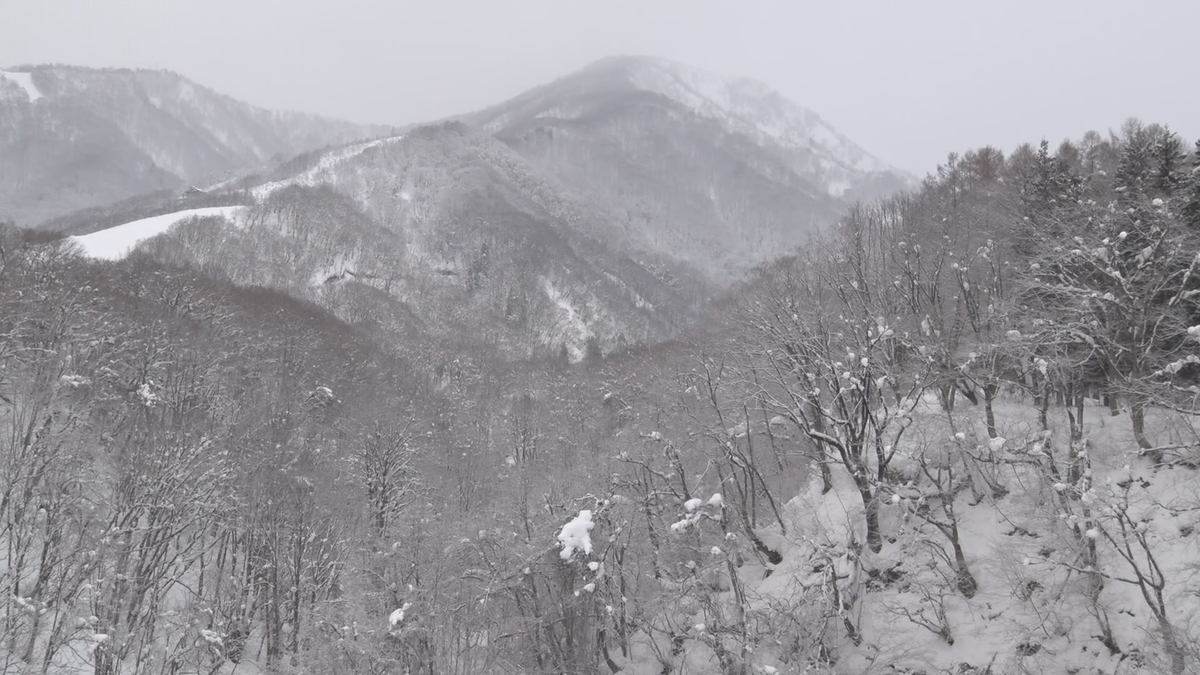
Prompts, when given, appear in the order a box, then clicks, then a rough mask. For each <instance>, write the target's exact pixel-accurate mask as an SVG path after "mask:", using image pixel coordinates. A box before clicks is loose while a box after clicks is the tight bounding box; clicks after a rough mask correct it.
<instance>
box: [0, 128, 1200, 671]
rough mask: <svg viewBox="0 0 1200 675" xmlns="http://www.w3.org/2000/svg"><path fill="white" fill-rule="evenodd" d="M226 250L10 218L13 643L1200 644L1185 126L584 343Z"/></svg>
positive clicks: (247, 658)
mask: <svg viewBox="0 0 1200 675" xmlns="http://www.w3.org/2000/svg"><path fill="white" fill-rule="evenodd" d="M210 272H211V269H206V270H204V271H202V270H200V269H197V268H195V267H191V266H188V265H187V264H186V261H184V262H181V261H179V260H174V259H173V260H170V261H164V260H163V259H162V258H161V257H156V256H155V254H154V252H153V251H152V250H147V251H142V252H135V253H134V254H132V255H130V256H128V257H125V258H123V259H119V260H115V261H106V260H92V259H87V258H84V257H82V256H81V255H80V253H79V249H78V246H77V245H75V244H73V243H71V242H70V241H69V240H65V239H60V238H56V237H55V236H53V235H47V234H44V233H39V232H35V231H32V230H20V229H17V228H15V227H12V226H5V227H3V228H0V472H2V477H0V597H2V598H3V600H2V601H0V672H3V673H14V674H15V673H21V674H24V673H42V674H51V673H54V674H57V673H77V672H92V673H96V675H116V674H118V673H120V674H126V673H130V674H132V673H137V674H146V675H160V674H161V675H178V674H184V673H206V674H213V675H215V674H217V673H221V674H230V673H235V672H236V673H260V672H262V673H295V674H301V673H313V674H336V673H379V674H383V673H410V674H412V675H434V674H439V675H440V674H453V675H459V674H461V675H468V674H476V673H530V674H534V673H545V674H550V673H613V674H615V673H628V674H629V675H635V674H636V675H642V674H645V675H670V674H680V675H683V674H709V673H711V674H714V675H716V674H720V675H741V674H748V673H766V674H775V673H847V674H849V673H855V674H857V673H911V674H915V673H957V674H960V675H965V674H968V673H973V674H982V673H995V674H999V673H1078V674H1084V673H1089V674H1091V673H1103V674H1106V675H1117V674H1118V673H1139V672H1140V673H1171V674H1172V675H1181V674H1183V673H1197V672H1200V534H1198V533H1197V528H1198V527H1200V427H1198V426H1197V424H1196V422H1197V420H1196V417H1197V411H1198V410H1200V408H1198V407H1197V397H1198V396H1200V388H1198V386H1200V381H1198V376H1200V144H1197V147H1196V148H1195V149H1192V148H1189V147H1187V146H1185V145H1184V143H1183V142H1182V141H1181V140H1180V139H1179V138H1178V137H1177V136H1176V135H1175V134H1173V133H1172V132H1170V130H1169V129H1168V128H1167V127H1164V126H1160V125H1157V124H1143V123H1140V122H1137V121H1133V120H1131V121H1130V122H1128V123H1127V124H1126V125H1125V126H1123V127H1122V128H1121V129H1120V130H1118V131H1116V132H1112V133H1106V134H1100V133H1095V132H1089V133H1088V134H1086V135H1085V136H1083V137H1082V139H1080V140H1078V141H1073V142H1064V143H1062V144H1061V145H1059V146H1057V147H1054V146H1051V145H1049V144H1047V143H1046V142H1044V141H1043V142H1042V143H1041V144H1040V145H1024V146H1021V147H1019V148H1016V149H1015V150H1014V151H1012V152H1010V153H1008V154H1007V155H1006V154H1004V153H1003V152H1001V151H1000V150H998V149H996V148H993V147H982V148H978V149H975V150H971V151H968V152H965V153H963V154H962V155H951V156H950V157H949V158H948V159H947V161H946V162H945V163H944V164H943V165H942V166H940V167H939V168H938V170H937V171H936V173H935V174H933V175H930V176H929V177H928V178H926V179H925V181H924V182H922V183H921V184H920V185H919V187H917V188H915V189H913V190H911V191H909V192H906V193H902V194H899V195H897V196H893V197H890V198H887V199H884V200H882V201H875V202H865V203H859V204H857V205H855V206H853V207H852V208H850V209H849V210H848V211H847V212H846V213H845V215H844V216H842V217H841V218H840V220H838V222H837V223H836V224H835V225H833V226H831V227H829V228H827V229H826V230H824V231H823V232H822V233H821V234H819V235H816V236H814V237H813V239H812V240H811V241H809V242H808V243H806V244H804V245H802V246H801V247H800V248H798V249H795V250H794V251H792V252H790V253H788V254H787V255H784V256H783V257H780V258H778V259H776V260H773V261H770V262H767V263H764V264H762V265H759V266H758V267H757V268H755V269H754V270H753V271H752V272H751V274H750V275H749V277H748V278H746V279H745V280H744V281H742V282H740V283H738V284H737V285H735V286H734V287H733V288H732V289H731V290H729V291H728V292H726V293H724V294H723V295H722V296H721V297H720V298H719V299H718V300H716V301H715V302H714V303H713V304H712V305H711V306H708V307H706V308H705V310H704V312H705V313H704V315H703V319H702V321H701V322H700V323H699V325H696V326H694V327H692V328H690V329H688V330H686V331H681V332H680V333H679V334H678V335H676V336H675V337H674V339H672V340H669V341H665V342H658V343H649V342H647V343H644V344H638V345H632V346H624V347H622V348H619V349H613V350H611V351H610V352H609V353H601V351H600V350H599V349H595V350H589V351H588V353H586V354H583V353H582V352H581V354H580V355H578V356H579V357H578V358H576V359H565V358H559V359H554V358H543V357H537V358H533V359H526V360H516V361H514V360H508V361H504V360H495V359H492V360H489V358H490V357H489V352H488V351H487V349H486V348H485V347H483V346H480V347H478V349H477V351H476V352H474V353H465V352H464V353H463V355H462V356H461V358H456V359H452V360H448V361H442V362H439V364H438V365H437V367H436V368H430V367H428V363H427V362H426V361H424V360H423V359H424V356H423V355H422V354H415V353H407V352H406V349H405V343H404V342H403V338H402V337H397V335H396V334H392V336H393V337H392V339H393V340H395V341H396V342H393V343H391V344H389V343H386V342H385V341H384V340H382V339H381V333H380V332H379V329H378V327H377V326H376V327H374V328H373V327H372V325H373V324H371V325H369V324H368V323H367V322H362V323H358V322H355V321H353V316H354V311H355V310H354V308H353V307H351V306H339V307H337V308H332V309H331V307H329V306H321V305H319V304H317V303H315V302H310V301H309V300H305V299H296V298H293V297H291V296H289V295H287V294H285V292H284V291H283V290H278V289H276V290H271V289H267V288H263V287H249V286H242V285H237V284H235V283H233V281H232V280H230V278H229V277H225V278H222V277H221V276H220V275H214V274H211V273H210ZM480 275H481V276H478V277H477V278H475V279H474V282H473V283H476V284H481V285H486V284H487V283H488V281H487V279H488V277H486V276H482V275H483V273H482V272H481V273H480ZM345 301H346V302H349V301H350V300H349V299H346V300H345ZM331 302H332V301H331ZM366 306H368V307H369V306H370V305H366ZM334 310H336V311H334ZM447 311H448V310H447ZM375 318H376V319H377V318H378V317H375ZM407 320H408V319H405V318H402V319H397V321H401V322H403V321H407ZM455 320H456V321H467V319H466V318H463V317H456V318H455ZM464 325H469V324H464ZM573 361H576V362H573Z"/></svg>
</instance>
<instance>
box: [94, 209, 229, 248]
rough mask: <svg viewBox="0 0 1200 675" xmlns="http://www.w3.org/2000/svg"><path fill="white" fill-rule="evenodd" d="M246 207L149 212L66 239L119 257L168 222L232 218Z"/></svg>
mask: <svg viewBox="0 0 1200 675" xmlns="http://www.w3.org/2000/svg"><path fill="white" fill-rule="evenodd" d="M244 208H246V207H244V206H210V207H207V208H202V209H187V210H185V211H176V212H175V213H167V214H164V215H161V216H153V217H150V218H143V219H141V220H135V221H133V222H131V223H125V224H124V225H117V226H115V227H110V228H108V229H105V230H100V231H99V232H93V233H91V234H85V235H82V236H77V237H71V238H70V240H71V241H72V242H74V243H76V244H78V245H79V247H80V248H81V249H82V250H83V254H84V255H86V256H87V257H89V258H97V259H99V260H120V259H121V258H123V257H125V256H126V255H128V254H129V252H130V251H132V250H133V248H134V247H135V246H137V245H138V244H140V243H141V242H143V241H145V240H147V239H149V238H151V237H155V236H158V235H160V234H162V233H164V232H166V231H167V230H169V229H171V226H172V225H175V224H176V223H180V222H183V221H185V220H188V219H189V218H209V217H213V216H220V217H222V218H234V217H235V216H236V215H237V214H238V213H240V212H241V211H242V209H244Z"/></svg>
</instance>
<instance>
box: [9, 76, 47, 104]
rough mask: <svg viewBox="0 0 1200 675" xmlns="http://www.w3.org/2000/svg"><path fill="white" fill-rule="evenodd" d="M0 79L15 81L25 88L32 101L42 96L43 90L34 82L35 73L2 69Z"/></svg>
mask: <svg viewBox="0 0 1200 675" xmlns="http://www.w3.org/2000/svg"><path fill="white" fill-rule="evenodd" d="M0 79H4V80H9V81H11V82H15V83H16V84H17V86H19V87H21V88H22V89H24V90H25V95H26V96H28V97H29V102H30V103H33V102H34V101H36V100H38V99H39V98H42V92H40V91H38V88H37V86H36V85H34V84H33V75H32V74H31V73H14V72H11V71H7V70H0Z"/></svg>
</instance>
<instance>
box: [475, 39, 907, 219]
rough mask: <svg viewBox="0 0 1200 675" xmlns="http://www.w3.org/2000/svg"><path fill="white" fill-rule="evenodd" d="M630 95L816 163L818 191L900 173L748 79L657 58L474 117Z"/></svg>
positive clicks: (487, 123)
mask: <svg viewBox="0 0 1200 675" xmlns="http://www.w3.org/2000/svg"><path fill="white" fill-rule="evenodd" d="M633 92H640V93H644V94H651V95H656V96H658V97H661V98H662V99H666V100H667V101H670V102H671V103H673V104H675V105H676V106H678V107H680V108H682V109H683V110H685V111H688V112H690V113H691V114H693V115H696V116H697V117H700V118H703V119H707V120H712V121H716V122H718V123H719V124H721V126H722V127H724V128H725V130H726V131H727V132H728V133H731V134H737V135H740V136H744V137H747V138H749V139H751V140H752V141H753V142H754V143H756V144H759V145H764V146H772V147H775V148H777V149H780V150H783V151H785V152H798V153H801V154H803V155H806V156H812V157H816V158H817V159H818V164H819V166H818V167H817V168H818V169H819V170H821V171H824V172H825V173H827V174H828V175H829V176H830V180H828V181H825V184H824V185H823V187H824V188H825V190H826V191H828V192H829V194H830V195H831V196H833V197H842V196H844V195H845V194H846V193H847V192H848V191H849V190H850V189H851V188H852V187H853V185H854V183H855V182H856V180H855V178H854V176H853V175H851V174H856V175H867V174H881V173H888V174H893V175H896V176H903V177H904V178H905V179H907V176H904V175H903V172H901V171H899V170H897V169H895V168H894V167H892V166H890V165H889V164H888V163H887V162H884V161H883V160H881V159H879V158H878V157H875V156H874V155H872V154H870V153H869V152H867V151H866V150H864V149H863V148H861V147H860V146H858V145H857V144H855V143H854V142H853V141H851V140H850V139H849V138H847V137H846V136H845V135H843V134H842V133H840V132H839V131H838V130H837V129H835V128H834V127H833V126H832V125H830V124H829V123H828V122H826V121H825V120H824V119H822V118H821V116H820V115H819V114H817V113H816V112H814V111H813V110H811V109H809V108H806V107H804V106H802V105H800V104H799V103H796V102H795V101H792V100H791V99H789V98H788V97H787V96H785V95H784V94H782V93H780V92H779V91H777V90H775V89H773V88H771V87H770V86H769V85H767V84H765V83H763V82H761V81H759V80H756V79H753V78H749V77H741V76H729V75H721V74H717V73H713V72H709V71H706V70H702V69H699V68H694V67H692V66H689V65H686V64H683V63H679V62H676V61H672V60H669V59H666V58H662V57H657V56H629V55H624V56H610V57H606V58H603V59H600V60H599V61H596V62H593V63H591V64H590V65H588V66H585V67H584V68H582V69H580V70H578V71H576V72H574V73H572V74H570V75H567V76H565V77H562V78H560V79H558V80H555V81H554V82H551V83H550V84H547V85H544V86H542V87H538V88H536V89H533V90H530V91H529V92H526V93H525V94H522V95H520V96H518V97H516V98H514V99H512V100H510V101H509V102H507V103H503V104H501V105H499V106H496V107H494V108H491V109H488V110H485V111H483V112H481V113H478V114H476V115H475V116H474V121H475V122H476V123H479V124H481V125H482V126H483V127H484V128H485V129H487V130H489V131H493V132H495V131H498V130H499V129H501V128H503V127H505V126H507V125H509V123H510V122H511V121H514V120H518V119H521V118H526V119H528V118H550V117H553V118H558V119H568V118H571V117H577V116H578V111H579V110H581V109H584V108H587V106H586V105H581V104H580V101H579V99H582V98H589V99H590V98H595V97H603V96H609V97H615V96H620V95H624V94H629V93H633Z"/></svg>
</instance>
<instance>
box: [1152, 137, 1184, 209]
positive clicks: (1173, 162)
mask: <svg viewBox="0 0 1200 675" xmlns="http://www.w3.org/2000/svg"><path fill="white" fill-rule="evenodd" d="M1186 160H1187V156H1186V155H1185V154H1184V152H1183V147H1182V144H1181V143H1180V142H1179V136H1177V135H1175V133H1174V132H1173V131H1171V130H1170V129H1163V132H1162V134H1160V135H1159V136H1158V138H1157V139H1156V140H1155V143H1154V161H1155V164H1156V167H1155V173H1154V180H1153V182H1154V189H1155V190H1156V191H1157V192H1158V193H1159V194H1161V195H1162V196H1164V197H1170V196H1171V195H1173V194H1175V191H1176V190H1178V189H1179V188H1180V186H1181V185H1182V184H1183V182H1184V171H1185V170H1186V169H1185V165H1186Z"/></svg>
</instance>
